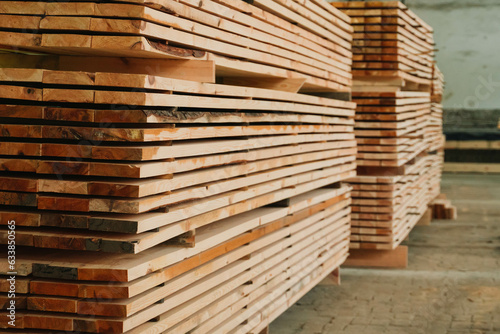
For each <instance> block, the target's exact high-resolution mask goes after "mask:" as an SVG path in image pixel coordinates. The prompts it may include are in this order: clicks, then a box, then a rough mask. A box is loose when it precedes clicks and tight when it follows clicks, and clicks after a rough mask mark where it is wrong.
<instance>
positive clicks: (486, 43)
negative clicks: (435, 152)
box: [406, 0, 500, 109]
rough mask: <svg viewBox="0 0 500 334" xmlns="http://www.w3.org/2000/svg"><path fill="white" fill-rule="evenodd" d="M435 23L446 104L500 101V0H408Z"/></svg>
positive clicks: (485, 105)
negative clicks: (444, 84) (443, 76)
mask: <svg viewBox="0 0 500 334" xmlns="http://www.w3.org/2000/svg"><path fill="white" fill-rule="evenodd" d="M406 5H407V6H408V7H409V8H410V9H411V10H413V11H414V12H415V13H417V14H418V15H419V16H420V17H421V18H422V19H424V21H426V22H427V23H428V24H430V25H431V26H433V27H434V35H435V37H434V38H435V40H436V44H437V48H438V50H439V51H438V53H437V61H438V66H439V68H440V69H441V70H442V71H443V73H444V75H445V77H446V91H445V99H444V107H445V108H457V109H461V108H466V109H497V108H498V107H499V106H500V0H407V1H406Z"/></svg>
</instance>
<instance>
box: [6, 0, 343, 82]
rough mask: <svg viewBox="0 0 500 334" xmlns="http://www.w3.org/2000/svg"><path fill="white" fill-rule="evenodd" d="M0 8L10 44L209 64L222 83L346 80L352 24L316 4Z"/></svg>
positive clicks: (317, 0)
mask: <svg viewBox="0 0 500 334" xmlns="http://www.w3.org/2000/svg"><path fill="white" fill-rule="evenodd" d="M0 13H2V14H4V16H2V23H1V24H0V45H1V46H2V47H3V48H6V49H18V50H26V51H34V52H43V53H54V54H61V55H87V56H116V57H141V58H159V59H174V60H175V59H177V60H209V61H211V62H213V63H214V66H215V67H216V69H217V76H218V77H220V78H221V80H222V81H225V82H226V83H229V84H239V83H242V82H243V83H244V84H243V85H251V84H252V82H253V83H254V84H255V85H258V86H263V85H265V86H283V89H288V90H298V89H300V88H302V89H303V90H304V91H308V90H309V91H313V92H318V91H330V92H331V91H350V86H351V82H352V75H351V73H350V71H351V63H352V51H351V41H352V27H351V26H350V24H349V22H350V21H349V19H348V17H347V16H346V15H345V14H342V13H340V12H339V11H336V10H332V8H330V7H329V6H327V5H326V2H324V1H322V0H309V1H305V2H302V3H300V4H299V3H294V2H292V1H288V2H282V1H273V0H258V1H254V2H253V5H250V4H247V3H245V2H243V1H239V0H222V1H210V0H209V1H204V2H203V3H200V2H198V1H193V0H183V1H162V0H152V1H149V0H148V1H145V0H126V1H123V2H120V3H101V2H100V1H94V2H92V1H91V2H85V1H68V2H60V1H58V2H51V1H2V2H1V3H0ZM84 62H85V65H84V66H85V67H88V68H87V70H89V71H92V70H93V69H97V70H98V71H102V70H103V69H107V65H106V64H104V63H103V64H99V62H96V61H93V60H92V59H86V60H84ZM62 66H63V68H66V69H72V68H67V67H64V65H62ZM66 66H70V67H71V66H73V67H74V68H76V69H77V70H82V64H77V65H71V64H66ZM63 68H61V69H63ZM83 70H85V69H83ZM152 70H153V71H154V68H153V69H152ZM181 75H185V74H181ZM260 77H265V78H266V80H261V79H259V78H260ZM256 78H257V79H256ZM302 86H303V87H302Z"/></svg>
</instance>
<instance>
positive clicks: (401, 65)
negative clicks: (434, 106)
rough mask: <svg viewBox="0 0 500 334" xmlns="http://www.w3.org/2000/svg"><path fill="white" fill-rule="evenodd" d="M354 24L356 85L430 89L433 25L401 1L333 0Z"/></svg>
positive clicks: (432, 60)
mask: <svg viewBox="0 0 500 334" xmlns="http://www.w3.org/2000/svg"><path fill="white" fill-rule="evenodd" d="M332 4H333V6H335V7H337V8H339V9H341V10H342V11H343V12H344V13H345V14H347V15H349V16H350V17H351V20H352V25H353V27H354V41H353V67H352V70H353V71H352V72H353V79H354V86H361V87H363V88H364V89H365V90H366V89H372V90H373V91H379V92H380V91H387V90H394V89H398V88H399V87H403V88H405V89H406V90H421V91H423V90H429V89H430V86H431V83H432V80H433V63H434V38H433V29H432V27H430V26H429V25H428V24H426V23H425V22H424V21H423V20H422V19H420V18H419V17H418V16H417V15H416V14H414V13H413V12H412V11H411V10H408V8H407V7H406V6H405V5H404V4H403V3H401V2H400V1H348V2H332Z"/></svg>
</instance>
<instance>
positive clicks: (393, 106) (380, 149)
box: [352, 91, 431, 171]
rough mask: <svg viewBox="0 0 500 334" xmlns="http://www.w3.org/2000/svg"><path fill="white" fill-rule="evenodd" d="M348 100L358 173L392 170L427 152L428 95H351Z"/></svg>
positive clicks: (366, 93)
mask: <svg viewBox="0 0 500 334" xmlns="http://www.w3.org/2000/svg"><path fill="white" fill-rule="evenodd" d="M352 96H353V101H354V102H356V104H357V109H356V124H355V133H356V139H357V142H358V166H359V168H360V171H373V170H375V169H380V168H385V167H388V168H393V169H395V168H397V167H400V166H403V165H404V164H406V163H408V162H409V161H410V160H412V159H414V158H415V157H416V156H417V155H419V154H420V153H421V152H423V151H425V150H426V149H427V148H428V144H429V143H428V142H427V140H424V138H425V134H426V132H428V129H429V128H430V126H429V123H430V120H431V119H430V118H431V104H430V100H429V93H427V92H407V91H405V92H385V93H384V92H357V91H355V92H353V93H352ZM374 168H375V169H374Z"/></svg>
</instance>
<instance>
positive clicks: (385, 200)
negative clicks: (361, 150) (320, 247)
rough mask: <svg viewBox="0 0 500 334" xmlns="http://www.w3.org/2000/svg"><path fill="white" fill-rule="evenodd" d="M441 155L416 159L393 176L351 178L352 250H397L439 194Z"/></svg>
mask: <svg viewBox="0 0 500 334" xmlns="http://www.w3.org/2000/svg"><path fill="white" fill-rule="evenodd" d="M442 167H443V159H442V156H439V155H427V156H424V157H418V158H417V159H415V160H414V162H412V163H409V164H407V165H405V166H404V173H402V175H396V176H357V177H355V178H353V179H352V180H351V181H350V182H352V186H353V193H352V197H353V205H352V212H353V213H352V223H351V224H352V231H351V232H352V234H351V244H350V247H351V248H352V249H376V250H391V249H394V248H395V247H397V246H398V245H399V244H400V243H401V242H402V241H403V240H404V239H405V238H406V236H407V235H408V233H410V231H411V229H412V228H413V227H414V226H415V225H416V224H417V223H418V221H419V220H420V218H421V217H422V215H423V214H424V213H425V212H426V211H427V209H428V205H429V203H430V202H431V201H432V200H434V199H435V198H436V197H437V196H438V195H439V193H440V191H441V189H440V183H441V169H442Z"/></svg>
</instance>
